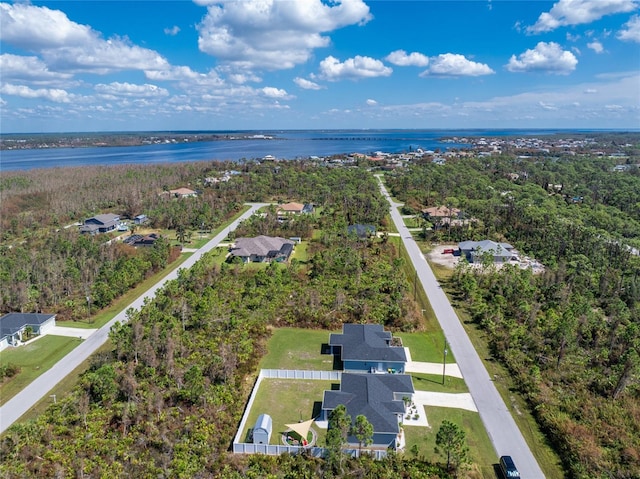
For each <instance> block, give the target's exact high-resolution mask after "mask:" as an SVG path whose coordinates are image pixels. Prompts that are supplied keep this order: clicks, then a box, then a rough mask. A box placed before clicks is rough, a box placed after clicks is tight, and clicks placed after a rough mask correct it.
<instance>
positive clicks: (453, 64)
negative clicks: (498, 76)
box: [420, 53, 495, 77]
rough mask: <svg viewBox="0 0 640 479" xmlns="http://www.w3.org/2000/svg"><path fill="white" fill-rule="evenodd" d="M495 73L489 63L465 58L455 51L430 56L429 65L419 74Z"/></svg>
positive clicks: (476, 74)
mask: <svg viewBox="0 0 640 479" xmlns="http://www.w3.org/2000/svg"><path fill="white" fill-rule="evenodd" d="M492 73H495V72H494V71H493V70H492V69H491V68H490V67H489V65H486V64H485V63H478V62H474V61H471V60H469V59H467V58H466V57H465V56H464V55H459V54H456V53H443V54H440V55H438V56H437V57H431V60H430V66H429V68H428V69H427V70H425V71H424V72H422V73H421V74H420V76H474V77H475V76H482V75H491V74H492Z"/></svg>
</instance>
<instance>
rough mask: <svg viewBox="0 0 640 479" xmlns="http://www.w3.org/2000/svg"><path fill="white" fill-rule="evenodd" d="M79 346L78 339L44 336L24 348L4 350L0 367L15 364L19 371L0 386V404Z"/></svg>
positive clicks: (0, 357) (0, 358)
mask: <svg viewBox="0 0 640 479" xmlns="http://www.w3.org/2000/svg"><path fill="white" fill-rule="evenodd" d="M79 344H80V340H79V339H78V338H69V337H64V336H49V335H46V336H44V337H42V338H40V339H38V340H36V341H34V342H32V343H30V344H27V345H25V346H20V347H18V348H10V349H5V350H4V351H3V352H2V355H0V365H3V366H4V365H6V364H9V363H11V364H15V365H16V366H19V367H20V368H21V371H20V372H19V373H18V374H17V375H15V376H14V377H13V378H11V379H9V380H7V381H6V382H4V383H2V385H0V404H4V403H6V402H7V401H8V400H9V399H11V398H12V397H13V396H15V395H16V394H18V393H19V392H20V391H21V390H22V389H23V388H24V387H25V386H27V385H28V384H29V383H31V381H33V380H34V379H35V378H37V377H38V376H40V375H41V374H42V373H44V372H45V371H47V370H48V369H49V368H51V367H52V366H53V365H54V364H55V363H57V362H58V361H59V360H60V359H62V358H63V357H64V356H66V355H67V354H68V353H69V352H70V351H71V350H72V349H73V348H75V347H76V346H78V345H79Z"/></svg>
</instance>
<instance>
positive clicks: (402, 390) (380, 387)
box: [321, 373, 415, 449]
mask: <svg viewBox="0 0 640 479" xmlns="http://www.w3.org/2000/svg"><path fill="white" fill-rule="evenodd" d="M414 392H415V390H414V388H413V381H412V380H411V376H409V375H408V374H349V373H343V374H342V379H341V381H340V390H339V391H333V390H332V391H325V392H324V397H323V399H322V412H321V417H322V419H324V420H327V419H328V418H329V413H330V412H331V411H333V410H334V409H335V408H336V407H337V406H338V405H340V404H344V406H345V407H346V409H347V414H349V415H350V416H351V420H352V421H354V422H355V419H356V417H357V416H358V415H360V414H362V415H363V416H365V417H366V418H367V420H368V421H369V422H370V423H371V425H372V426H373V442H372V444H371V445H370V446H368V447H371V448H385V449H386V448H389V447H390V448H392V449H395V448H396V447H397V439H398V434H399V433H400V423H401V422H402V418H403V416H404V414H405V412H406V404H405V401H404V399H405V398H408V399H411V398H412V396H413V393H414ZM347 442H348V444H349V445H350V446H357V445H358V439H357V438H356V437H354V436H349V437H348V438H347Z"/></svg>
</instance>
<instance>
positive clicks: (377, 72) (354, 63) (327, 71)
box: [320, 55, 393, 81]
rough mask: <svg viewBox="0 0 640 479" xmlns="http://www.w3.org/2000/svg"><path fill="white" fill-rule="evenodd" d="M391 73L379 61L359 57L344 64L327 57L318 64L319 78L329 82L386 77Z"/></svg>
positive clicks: (349, 59) (389, 69)
mask: <svg viewBox="0 0 640 479" xmlns="http://www.w3.org/2000/svg"><path fill="white" fill-rule="evenodd" d="M392 72H393V70H392V69H391V68H389V67H388V66H385V64H384V63H382V62H381V61H380V60H376V59H375V58H371V57H363V56H360V55H356V56H355V57H353V58H347V59H346V60H345V61H344V62H341V61H340V60H338V59H337V58H335V57H333V56H328V57H327V58H325V59H324V60H322V61H321V62H320V77H321V78H324V79H325V80H329V81H337V80H344V79H351V80H357V79H359V78H375V77H387V76H389V75H391V73H392Z"/></svg>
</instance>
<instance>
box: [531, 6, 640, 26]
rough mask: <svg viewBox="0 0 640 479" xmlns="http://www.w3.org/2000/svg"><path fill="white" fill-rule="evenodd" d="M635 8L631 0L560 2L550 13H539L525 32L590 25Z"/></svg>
mask: <svg viewBox="0 0 640 479" xmlns="http://www.w3.org/2000/svg"><path fill="white" fill-rule="evenodd" d="M636 8H638V5H637V4H636V3H635V2H634V1H633V0H560V1H559V2H557V3H555V4H554V5H553V7H552V8H551V10H550V11H548V12H543V13H541V14H540V17H539V18H538V21H537V22H536V23H535V24H534V25H532V26H530V27H528V28H527V31H528V32H529V33H541V32H549V31H552V30H555V29H556V28H558V27H564V26H568V25H581V24H584V23H591V22H593V21H596V20H599V19H600V18H602V17H604V16H606V15H612V14H615V13H626V12H632V11H634V10H635V9H636Z"/></svg>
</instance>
